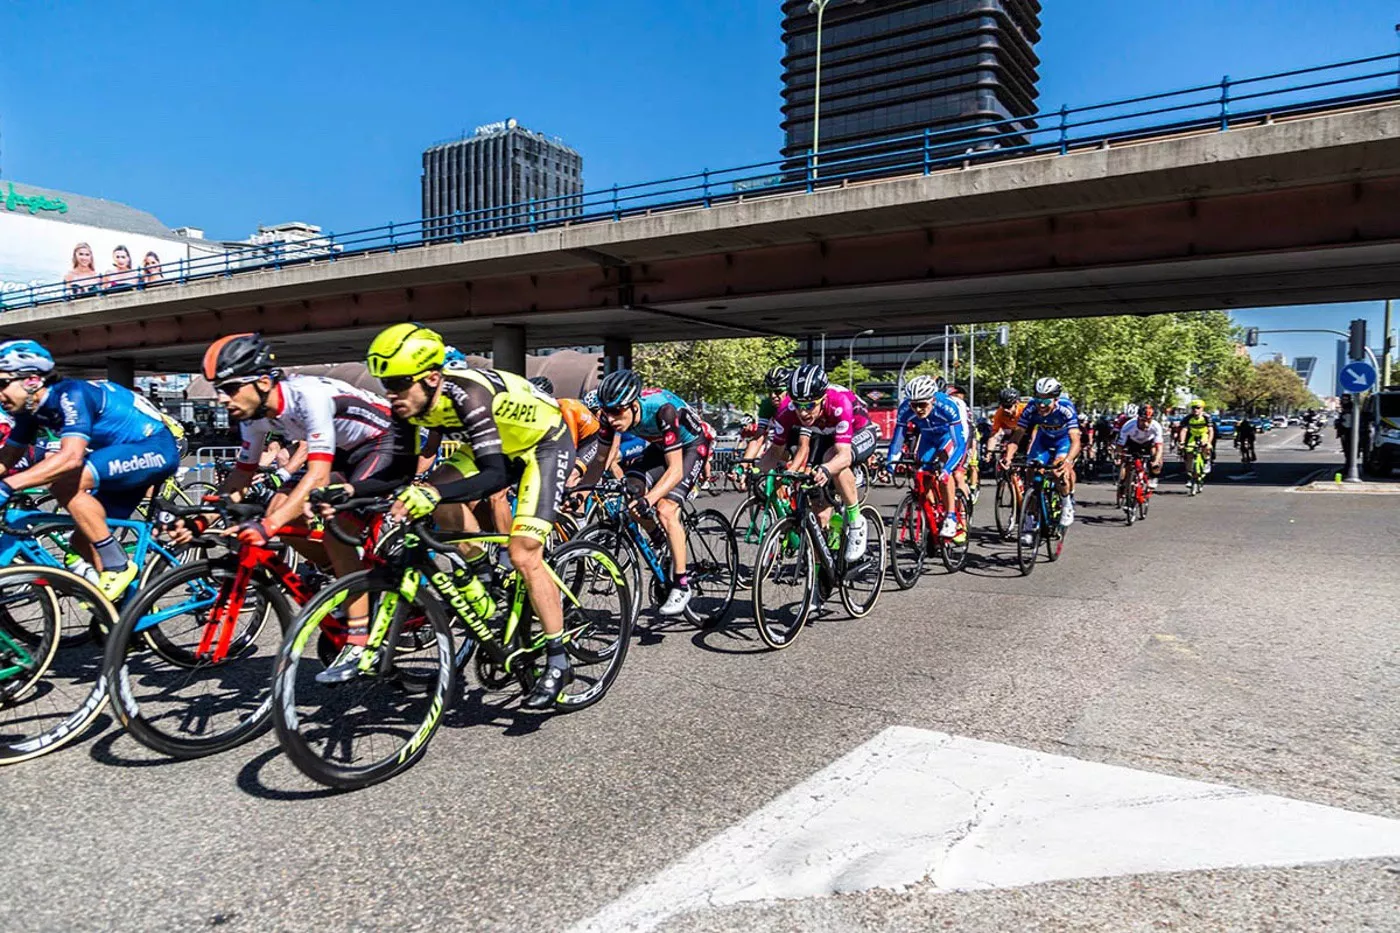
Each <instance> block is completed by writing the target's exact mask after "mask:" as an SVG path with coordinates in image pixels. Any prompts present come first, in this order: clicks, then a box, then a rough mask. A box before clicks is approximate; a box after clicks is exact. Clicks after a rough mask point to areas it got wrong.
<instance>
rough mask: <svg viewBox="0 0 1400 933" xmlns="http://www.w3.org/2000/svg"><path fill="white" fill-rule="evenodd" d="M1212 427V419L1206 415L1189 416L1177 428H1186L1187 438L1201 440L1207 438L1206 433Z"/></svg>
mask: <svg viewBox="0 0 1400 933" xmlns="http://www.w3.org/2000/svg"><path fill="white" fill-rule="evenodd" d="M1212 427H1213V425H1212V424H1211V421H1210V419H1209V418H1207V417H1206V416H1205V415H1187V416H1186V417H1185V418H1182V419H1181V424H1180V425H1178V426H1177V430H1181V429H1183V428H1184V429H1185V430H1186V436H1187V437H1192V438H1197V439H1199V438H1203V437H1205V436H1206V432H1208V431H1209V430H1210V429H1211V428H1212Z"/></svg>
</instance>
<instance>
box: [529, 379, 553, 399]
mask: <svg viewBox="0 0 1400 933" xmlns="http://www.w3.org/2000/svg"><path fill="white" fill-rule="evenodd" d="M530 385H532V386H534V387H535V388H537V389H539V390H540V391H541V392H543V393H544V394H545V395H553V394H554V382H553V380H551V379H550V378H549V377H548V376H531V377H530Z"/></svg>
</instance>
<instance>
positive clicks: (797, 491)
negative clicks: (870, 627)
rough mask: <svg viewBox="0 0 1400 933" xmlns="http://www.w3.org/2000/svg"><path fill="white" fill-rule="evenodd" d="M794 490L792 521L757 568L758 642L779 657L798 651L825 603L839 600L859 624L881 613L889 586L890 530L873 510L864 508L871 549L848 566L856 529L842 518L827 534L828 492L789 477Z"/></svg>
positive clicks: (761, 554)
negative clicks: (823, 514)
mask: <svg viewBox="0 0 1400 933" xmlns="http://www.w3.org/2000/svg"><path fill="white" fill-rule="evenodd" d="M777 478H778V480H779V482H780V483H782V484H783V485H786V486H788V487H789V490H790V497H791V501H792V512H791V514H789V515H787V516H785V517H783V518H780V519H778V520H777V521H775V522H774V523H773V525H772V527H770V528H769V529H768V532H767V534H765V535H764V537H763V541H762V543H761V544H760V545H759V548H758V561H757V563H756V565H755V567H754V584H753V608H754V619H755V620H756V622H757V624H758V634H759V637H760V638H762V639H763V642H764V644H766V645H767V646H768V647H770V648H773V649H781V648H786V647H788V646H789V645H791V644H792V643H793V641H794V640H795V639H796V638H797V636H798V635H799V634H801V632H802V629H803V627H804V626H805V625H806V624H807V619H808V617H809V616H810V615H811V613H812V611H813V609H814V608H815V607H816V605H817V604H818V603H821V602H825V601H826V600H828V599H830V598H831V596H832V595H833V594H839V596H840V598H841V602H842V604H843V605H844V606H845V607H846V611H847V612H848V613H850V615H851V617H852V618H863V617H864V616H866V615H868V614H869V613H870V611H871V610H872V609H874V608H875V603H876V601H877V600H878V599H879V598H880V591H881V590H882V589H883V588H884V585H885V561H886V555H885V525H884V522H883V521H882V520H881V518H880V512H879V510H878V509H876V508H875V507H874V506H873V505H862V506H860V514H861V516H862V517H863V518H864V519H865V522H866V528H867V539H866V540H867V541H868V544H867V546H866V550H865V554H864V555H862V556H861V558H860V559H859V560H856V561H851V562H848V561H847V560H846V556H845V554H846V539H847V537H848V535H849V533H850V528H849V526H848V525H847V524H846V523H845V522H844V521H842V520H841V518H840V514H841V513H840V512H839V511H837V512H835V513H834V514H833V515H832V519H831V525H830V527H828V528H823V527H822V525H821V522H820V521H819V520H818V518H817V513H818V512H819V511H822V510H824V509H826V508H829V507H831V506H832V505H833V504H834V500H833V498H832V495H831V490H830V489H829V487H819V486H817V485H816V484H815V483H814V482H813V480H812V476H811V474H808V473H793V472H789V471H782V472H778V473H777Z"/></svg>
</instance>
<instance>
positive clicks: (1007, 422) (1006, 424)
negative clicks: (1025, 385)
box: [992, 402, 1026, 434]
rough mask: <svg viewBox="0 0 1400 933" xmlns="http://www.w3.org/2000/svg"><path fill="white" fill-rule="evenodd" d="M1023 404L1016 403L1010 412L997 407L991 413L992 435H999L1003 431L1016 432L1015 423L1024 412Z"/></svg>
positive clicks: (1024, 405)
mask: <svg viewBox="0 0 1400 933" xmlns="http://www.w3.org/2000/svg"><path fill="white" fill-rule="evenodd" d="M1025 407H1026V403H1025V402H1017V403H1016V404H1015V405H1014V406H1012V408H1011V410H1010V411H1007V410H1006V409H1005V408H1002V407H1001V406H1000V405H998V406H997V410H996V411H994V412H992V433H993V434H1000V433H1001V432H1003V431H1014V430H1016V422H1018V421H1019V420H1020V419H1021V412H1022V411H1023V410H1025Z"/></svg>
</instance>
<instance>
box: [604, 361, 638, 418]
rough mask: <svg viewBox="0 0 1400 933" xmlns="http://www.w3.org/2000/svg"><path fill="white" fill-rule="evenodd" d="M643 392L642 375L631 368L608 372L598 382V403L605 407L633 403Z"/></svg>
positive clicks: (619, 406) (616, 406)
mask: <svg viewBox="0 0 1400 933" xmlns="http://www.w3.org/2000/svg"><path fill="white" fill-rule="evenodd" d="M641 394H642V377H641V376H639V375H637V373H636V372H635V371H634V370H631V369H619V370H617V371H616V372H611V373H608V374H607V375H606V376H604V377H603V381H602V382H600V383H598V404H599V405H601V406H602V407H603V408H622V407H623V406H624V405H631V404H632V403H633V402H635V401H636V400H637V399H638V398H639V397H640V396H641Z"/></svg>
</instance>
